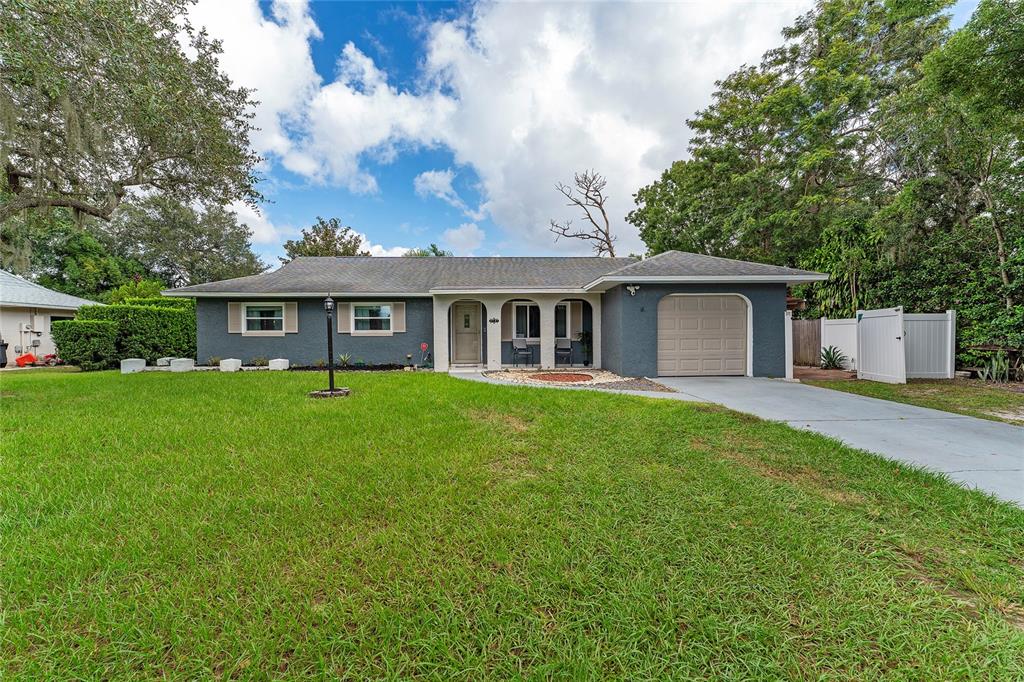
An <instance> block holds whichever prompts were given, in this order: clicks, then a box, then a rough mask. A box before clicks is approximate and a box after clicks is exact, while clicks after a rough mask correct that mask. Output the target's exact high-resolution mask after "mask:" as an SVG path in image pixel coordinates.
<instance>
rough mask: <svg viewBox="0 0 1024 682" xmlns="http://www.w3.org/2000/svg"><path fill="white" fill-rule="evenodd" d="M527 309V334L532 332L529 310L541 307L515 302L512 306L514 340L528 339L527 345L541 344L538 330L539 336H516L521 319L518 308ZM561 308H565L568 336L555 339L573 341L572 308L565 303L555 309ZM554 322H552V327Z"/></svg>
mask: <svg viewBox="0 0 1024 682" xmlns="http://www.w3.org/2000/svg"><path fill="white" fill-rule="evenodd" d="M520 307H522V308H526V309H527V311H526V332H527V334H529V332H530V311H529V308H531V307H533V308H537V309H538V310H539V309H540V306H539V305H538V304H536V303H533V302H531V301H515V302H514V303H513V304H512V338H513V339H526V342H527V343H539V342H540V330H539V329H538V330H537V336H518V335H517V334H516V323H517V321H518V319H519V314H518V313H517V312H516V310H517V309H518V308H520ZM559 307H564V308H565V333H566V336H557V335H556V336H555V339H572V308H571V307H570V306H569V301H564V302H561V303H556V304H555V309H557V308H559ZM553 323H554V320H552V326H554V325H553Z"/></svg>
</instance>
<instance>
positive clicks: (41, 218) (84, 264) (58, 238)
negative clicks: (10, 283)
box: [0, 195, 266, 303]
mask: <svg viewBox="0 0 1024 682" xmlns="http://www.w3.org/2000/svg"><path fill="white" fill-rule="evenodd" d="M250 237H251V232H250V230H249V228H248V227H247V226H246V225H244V224H241V223H239V222H238V219H237V216H236V215H235V213H233V212H231V211H227V210H224V209H221V208H219V207H215V208H212V209H209V210H206V211H200V210H197V209H196V208H193V207H190V206H184V205H182V204H180V203H178V202H177V201H175V200H174V199H170V198H167V197H161V196H158V195H154V196H151V197H148V198H146V199H143V200H141V201H139V202H138V203H132V204H122V205H121V207H120V208H119V209H118V210H117V211H116V213H115V215H114V220H112V221H111V222H110V223H105V222H103V221H100V220H96V219H94V218H91V217H88V216H84V217H80V218H79V219H78V220H75V219H74V218H73V217H72V215H71V212H70V211H68V210H67V209H60V208H58V209H53V210H51V211H49V212H43V211H29V212H27V213H25V214H23V215H21V216H17V217H15V218H12V219H9V220H7V221H6V222H4V223H3V230H2V232H0V242H2V243H3V245H4V249H3V251H2V252H0V260H2V263H0V266H2V267H3V268H4V269H5V270H10V271H12V272H15V273H17V274H20V275H23V276H25V277H28V278H29V279H32V280H34V281H36V282H38V283H39V284H42V285H43V286H46V287H49V288H51V289H55V290H57V291H63V292H65V293H69V294H73V295H75V296H81V297H83V298H89V299H92V300H95V301H102V302H106V303H117V302H120V301H121V300H122V299H124V298H135V297H147V296H153V295H155V294H157V293H159V291H160V290H161V289H166V288H169V287H174V286H183V285H187V284H198V283H200V282H207V281H211V280H216V279H224V278H228V277H241V276H244V275H252V274H256V273H259V272H262V271H264V270H265V269H266V264H264V263H263V262H261V261H260V260H259V258H258V257H257V256H256V254H254V253H253V251H252V247H251V245H250Z"/></svg>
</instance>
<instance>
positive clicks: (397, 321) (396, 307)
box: [391, 301, 405, 332]
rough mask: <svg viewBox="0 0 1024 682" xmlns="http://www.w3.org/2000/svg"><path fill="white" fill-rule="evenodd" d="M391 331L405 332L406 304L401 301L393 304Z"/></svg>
mask: <svg viewBox="0 0 1024 682" xmlns="http://www.w3.org/2000/svg"><path fill="white" fill-rule="evenodd" d="M391 331H392V332H404V331H405V302H404V301H399V302H397V303H392V304H391Z"/></svg>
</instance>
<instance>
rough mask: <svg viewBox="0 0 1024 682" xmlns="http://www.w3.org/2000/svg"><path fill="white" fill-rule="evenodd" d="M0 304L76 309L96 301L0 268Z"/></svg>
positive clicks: (94, 303)
mask: <svg viewBox="0 0 1024 682" xmlns="http://www.w3.org/2000/svg"><path fill="white" fill-rule="evenodd" d="M0 305H9V306H25V307H32V308H61V309H65V310H78V309H79V308H80V307H81V306H83V305H96V301H88V300H86V299H84V298H78V297H77V296H71V295H69V294H62V293H61V292H59V291H54V290H53V289H47V288H46V287H43V286H39V285H38V284H35V283H33V282H29V281H28V280H27V279H22V278H21V277H18V276H17V275H13V274H11V273H9V272H7V271H6V270H0Z"/></svg>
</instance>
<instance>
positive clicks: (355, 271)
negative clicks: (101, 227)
mask: <svg viewBox="0 0 1024 682" xmlns="http://www.w3.org/2000/svg"><path fill="white" fill-rule="evenodd" d="M816 274H817V273H812V272H808V271H806V270H794V269H792V268H781V267H777V266H774V265H764V264H761V263H747V262H744V261H735V260H728V259H725V258H712V257H711V256H700V255H697V254H692V253H681V252H678V251H669V252H666V253H662V254H659V255H657V256H654V257H651V258H648V259H646V260H642V261H641V260H637V259H635V258H597V257H585V258H574V257H488V258H475V257H468V258H458V257H440V258H403V257H397V258H382V257H370V256H352V257H344V258H335V257H306V258H296V259H295V260H293V261H291V262H290V263H287V264H286V265H283V266H281V267H280V268H279V269H277V270H275V271H274V272H268V273H264V274H262V275H252V276H249V277H238V278H235V279H227V280H222V281H220V282H210V283H209V284H197V285H194V286H190V287H183V288H180V289H174V290H171V291H168V292H167V293H170V294H172V295H178V296H188V295H191V294H201V295H215V294H225V295H228V294H240V295H260V294H267V295H284V294H307V295H324V294H326V293H333V294H357V295H358V294H427V293H429V292H431V291H439V290H487V289H515V288H519V289H559V290H561V289H582V288H583V287H584V286H586V285H587V284H590V283H591V282H594V281H595V280H598V279H599V278H601V277H604V276H615V277H619V276H622V277H660V276H667V277H679V276H695V277H700V276H738V277H743V276H747V277H753V276H766V277H776V278H779V277H786V276H795V277H798V278H799V277H808V276H813V275H816Z"/></svg>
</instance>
